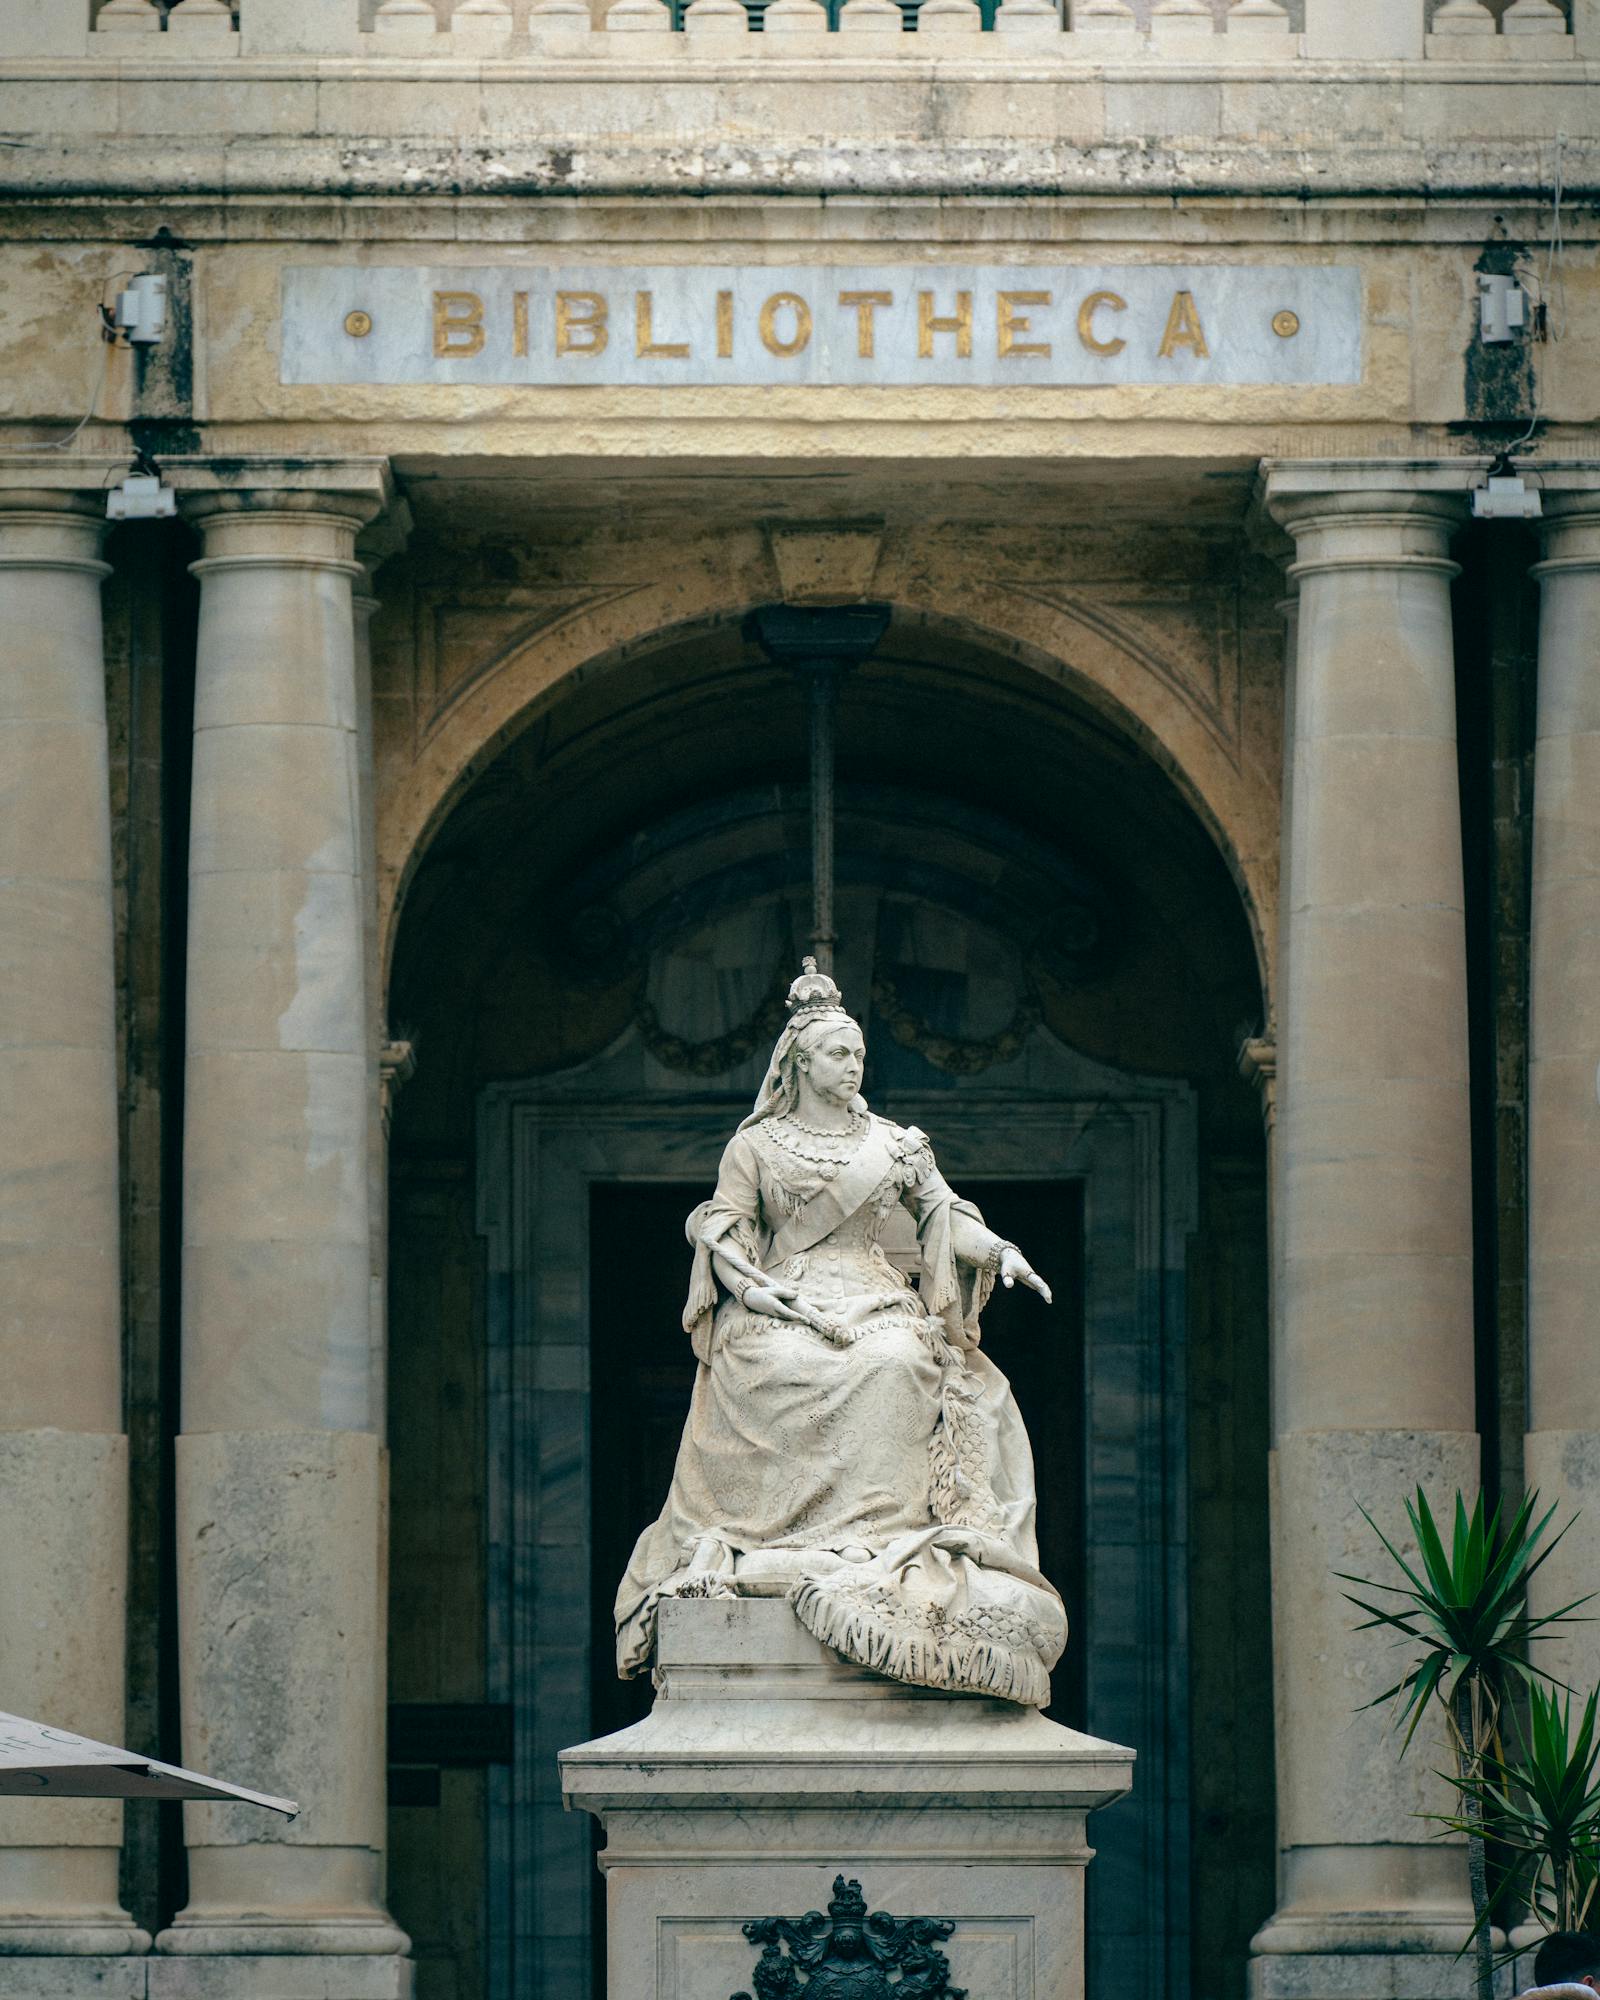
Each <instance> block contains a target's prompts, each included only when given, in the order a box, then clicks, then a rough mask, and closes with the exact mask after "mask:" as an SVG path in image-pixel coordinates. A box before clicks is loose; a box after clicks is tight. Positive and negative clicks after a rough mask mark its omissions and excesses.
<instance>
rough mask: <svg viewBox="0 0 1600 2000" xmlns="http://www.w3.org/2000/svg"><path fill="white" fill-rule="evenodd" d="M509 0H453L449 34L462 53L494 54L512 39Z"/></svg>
mask: <svg viewBox="0 0 1600 2000" xmlns="http://www.w3.org/2000/svg"><path fill="white" fill-rule="evenodd" d="M511 25H512V24H511V8H510V5H509V0H456V10H455V12H454V13H453V14H452V15H451V17H450V33H451V35H452V36H453V37H454V38H455V44H454V45H455V47H456V48H457V49H459V50H460V51H461V52H462V53H463V54H467V55H470V54H472V53H473V52H474V51H475V50H479V49H481V50H483V51H484V52H485V53H486V54H493V53H495V52H497V51H498V50H501V49H503V48H504V47H505V45H506V44H507V42H509V41H510V39H511Z"/></svg>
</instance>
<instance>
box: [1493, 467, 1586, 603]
mask: <svg viewBox="0 0 1600 2000" xmlns="http://www.w3.org/2000/svg"><path fill="white" fill-rule="evenodd" d="M1513 463H1514V464H1515V465H1516V468H1517V470H1518V472H1520V473H1521V474H1522V476H1523V477H1524V478H1525V479H1526V480H1527V481H1528V482H1529V484H1530V485H1532V486H1535V487H1537V488H1538V491H1539V496H1540V501H1541V503H1542V516H1541V519H1540V522H1539V533H1540V539H1541V541H1542V543H1543V545H1544V557H1545V559H1544V561H1543V562H1540V563H1535V564H1534V566H1533V572H1532V573H1533V575H1535V576H1537V577H1541V578H1543V577H1547V576H1555V575H1557V574H1559V573H1560V572H1562V571H1570V570H1597V569H1600V460H1595V459H1554V460H1546V461H1543V462H1541V461H1540V460H1538V459H1532V458H1530V459H1521V460H1514V461H1513Z"/></svg>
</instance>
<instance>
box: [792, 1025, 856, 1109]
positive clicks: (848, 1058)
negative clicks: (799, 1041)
mask: <svg viewBox="0 0 1600 2000" xmlns="http://www.w3.org/2000/svg"><path fill="white" fill-rule="evenodd" d="M866 1054H867V1045H866V1043H865V1042H864V1041H863V1040H862V1039H861V1030H860V1029H859V1028H858V1027H856V1026H854V1024H853V1023H851V1022H849V1021H841V1022H840V1023H839V1024H838V1025H837V1026H836V1027H835V1026H832V1025H830V1026H829V1027H828V1028H826V1029H825V1030H824V1031H823V1033H822V1034H821V1035H819V1036H818V1037H817V1039H816V1041H815V1042H814V1043H813V1044H812V1045H811V1047H810V1048H807V1049H802V1050H801V1051H800V1068H801V1069H802V1070H803V1071H804V1072H805V1074H806V1075H807V1076H808V1077H809V1078H810V1079H811V1087H812V1089H813V1090H814V1091H816V1093H817V1095H818V1096H819V1097H827V1098H831V1099H832V1100H833V1101H834V1102H835V1103H837V1104H848V1103H849V1102H850V1100H851V1099H852V1098H853V1097H854V1096H855V1095H856V1093H857V1092H858V1091H859V1090H860V1088H861V1075H862V1065H863V1063H864V1062H865V1061H866Z"/></svg>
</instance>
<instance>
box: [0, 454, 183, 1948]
mask: <svg viewBox="0 0 1600 2000" xmlns="http://www.w3.org/2000/svg"><path fill="white" fill-rule="evenodd" d="M104 504H105V503H104V501H103V500H102V499H101V498H100V496H99V494H98V493H89V494H85V495H82V496H80V495H77V494H73V493H62V492H39V491H31V490H27V489H21V490H19V489H16V488H0V604H3V606H4V615H3V616H0V1133H3V1134H4V1138H3V1142H0V1383H3V1384H4V1390H3V1393H0V1522H3V1523H4V1548H3V1551H0V1690H3V1694H0V1700H3V1702H4V1705H5V1706H6V1707H7V1708H9V1709H11V1710H12V1711H14V1712H16V1713H19V1714H24V1715H29V1716H33V1717H36V1718H38V1719H39V1720H41V1721H46V1722H53V1723H56V1724H58V1725H60V1726H61V1727H63V1728H68V1729H74V1730H78V1731H80V1732H81V1733H84V1734H87V1735H91V1736H97V1737H101V1738H103V1739H107V1740H109V1741H112V1742H120V1740H121V1735H122V1724H123V1670H124V1611H125V1597H126V1586H127V1562H128V1457H127V1440H126V1438H125V1436H124V1435H123V1416H122V1306H121V1270H120V1264H119V1257H118V1223H119V1215H118V1178H117V1130H118V1126H117V1032H116V1014H115V1007H114V999H113V949H114V947H113V915H112V888H111V797H110V784H109V766H108V756H107V745H106V700H105V664H104V656H103V650H102V644H101V626H100V584H101V579H102V578H103V577H105V576H107V575H108V574H109V573H110V572H109V570H108V568H107V565H106V564H105V563H103V562H102V561H101V560H100V543H101V538H102V536H103V534H104V529H105V520H104ZM121 1845H122V1807H121V1806H120V1804H117V1803H113V1802H111V1801H109V1800H107V1801H95V1802H90V1801H68V1800H59V1801H51V1802H42V1801H39V1800H34V1799H0V1954H10V1953H18V1952H41V1953H63V1952H112V1953H118V1952H128V1951H142V1950H144V1949H146V1948H147V1947H148V1945H149V1942H150V1940H149V1938H148V1937H147V1936H146V1935H145V1933H144V1932H143V1931H141V1930H139V1929H137V1928H136V1927H135V1925H134V1924H133V1923H132V1921H131V1919H130V1918H129V1917H128V1916H127V1915H126V1913H125V1912H124V1911H123V1910H122V1908H121V1906H120V1903H119V1901H118V1895H117V1865H118V1855H119V1850H120V1848H121ZM3 1984H4V1978H3V1975H0V1985H3Z"/></svg>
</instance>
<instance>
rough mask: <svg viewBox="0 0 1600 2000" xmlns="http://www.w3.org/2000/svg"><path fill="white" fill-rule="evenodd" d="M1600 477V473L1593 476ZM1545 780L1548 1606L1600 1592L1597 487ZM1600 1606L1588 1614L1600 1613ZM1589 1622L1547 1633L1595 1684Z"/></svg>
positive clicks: (1541, 1602) (1564, 623) (1541, 945)
mask: <svg viewBox="0 0 1600 2000" xmlns="http://www.w3.org/2000/svg"><path fill="white" fill-rule="evenodd" d="M1595 478H1596V481H1597V483H1600V471H1597V473H1596V475H1595ZM1544 504H1545V526H1544V556H1545V559H1544V561H1543V562H1542V563H1540V564H1539V565H1538V566H1537V568H1536V569H1535V571H1534V574H1535V575H1536V576H1537V577H1538V578H1539V584H1540V592H1541V603H1540V613H1539V693H1538V722H1537V729H1536V747H1535V751H1534V777H1533V911H1532V940H1531V943H1532V951H1531V960H1532V965H1531V979H1530V988H1529V1024H1528V1025H1529V1063H1528V1434H1527V1438H1526V1441H1525V1446H1524V1453H1525V1457H1524V1463H1525V1466H1526V1476H1527V1483H1528V1485H1529V1486H1530V1487H1537V1488H1538V1489H1539V1492H1540V1494H1541V1496H1542V1498H1543V1500H1544V1501H1545V1502H1546V1503H1549V1502H1552V1501H1553V1502H1556V1503H1557V1504H1558V1505H1559V1508H1560V1514H1559V1519H1560V1520H1562V1521H1567V1520H1569V1519H1570V1518H1571V1517H1572V1516H1573V1515H1574V1513H1576V1512H1577V1511H1578V1510H1580V1509H1581V1511H1582V1515H1583V1518H1582V1520H1580V1521H1579V1523H1578V1525H1577V1527H1576V1528H1574V1529H1573V1530H1572V1532H1571V1533H1570V1534H1568V1536H1567V1537H1566V1539H1565V1541H1564V1542H1563V1543H1562V1544H1561V1546H1560V1547H1559V1548H1558V1549H1557V1550H1556V1552H1555V1554H1554V1555H1553V1556H1552V1557H1551V1559H1550V1561H1549V1562H1548V1563H1547V1564H1546V1565H1545V1566H1544V1568H1543V1569H1542V1570H1540V1571H1539V1572H1538V1573H1537V1574H1536V1575H1535V1577H1534V1580H1533V1584H1532V1587H1531V1590H1530V1598H1531V1601H1532V1604H1533V1607H1534V1609H1535V1610H1542V1611H1554V1610H1557V1609H1559V1608H1560V1607H1561V1606H1562V1605H1565V1604H1570V1603H1571V1602H1573V1601H1574V1600H1575V1599H1577V1598H1580V1597H1583V1596H1585V1595H1587V1594H1588V1593H1590V1592H1600V1524H1597V1517H1600V1359H1597V1352H1596V1342H1595V1312H1596V1301H1597V1300H1600V1099H1597V1094H1596V1091H1597V1072H1596V1064H1597V1063H1600V490H1591V491H1588V492H1575V493H1560V492H1551V493H1547V494H1546V496H1545V503H1544ZM1595 1609H1596V1606H1595V1605H1589V1606H1588V1607H1587V1612H1588V1614H1589V1615H1590V1616H1593V1615H1594V1612H1595ZM1592 1630H1593V1627H1592V1626H1585V1625H1578V1626H1574V1627H1572V1628H1570V1629H1569V1630H1567V1631H1565V1632H1559V1633H1558V1634H1557V1635H1556V1636H1555V1637H1553V1638H1551V1639H1549V1640H1546V1641H1544V1642H1542V1643H1541V1645H1540V1647H1539V1651H1538V1659H1539V1662H1540V1664H1541V1665H1543V1666H1545V1667H1547V1668H1548V1669H1549V1670H1550V1671H1551V1672H1552V1673H1554V1674H1556V1675H1557V1676H1558V1677H1559V1678H1560V1679H1562V1680H1564V1681H1566V1682H1567V1683H1568V1684H1569V1685H1571V1686H1576V1687H1588V1686H1590V1685H1591V1684H1592V1682H1593V1679H1594V1673H1593V1663H1592V1662H1593V1647H1594V1642H1593V1640H1592V1639H1591V1638H1589V1637H1588V1636H1586V1635H1587V1634H1588V1633H1590V1632H1592Z"/></svg>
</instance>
